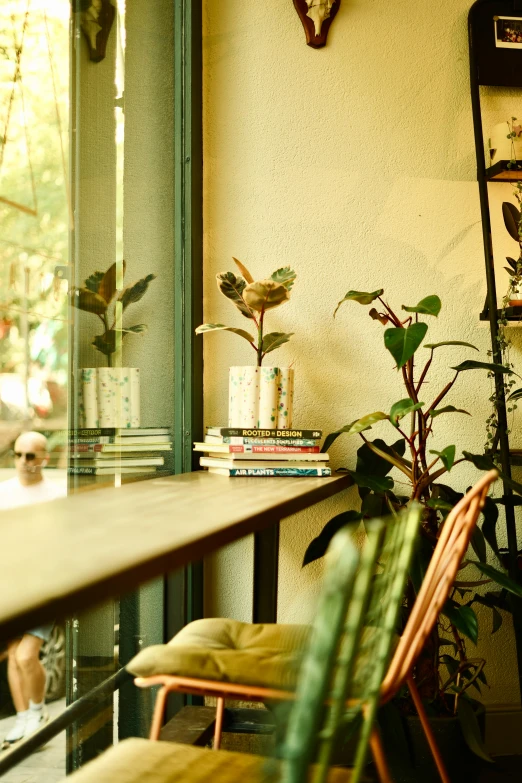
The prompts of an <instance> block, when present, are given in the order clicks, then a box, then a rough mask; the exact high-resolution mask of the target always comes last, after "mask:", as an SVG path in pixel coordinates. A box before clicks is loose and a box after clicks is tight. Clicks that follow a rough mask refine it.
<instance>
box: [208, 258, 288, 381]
mask: <svg viewBox="0 0 522 783" xmlns="http://www.w3.org/2000/svg"><path fill="white" fill-rule="evenodd" d="M234 261H235V263H236V264H237V266H238V268H239V271H240V272H241V275H235V274H234V273H233V272H221V273H220V274H218V275H217V276H216V277H217V284H218V288H219V290H220V291H221V293H222V294H223V295H224V296H226V297H227V299H230V300H231V301H232V302H233V303H234V304H235V306H236V307H237V309H238V310H239V312H240V313H241V315H242V316H244V318H248V319H249V320H250V321H252V322H253V325H254V326H255V329H256V332H257V335H256V336H255V337H254V335H252V334H250V332H246V331H245V330H244V329H237V328H236V327H235V326H225V325H224V324H202V325H201V326H198V327H197V329H196V334H206V333H207V332H233V333H234V334H237V335H239V337H242V338H243V339H244V340H246V341H247V342H248V343H250V345H251V346H252V348H253V349H254V351H255V352H256V363H257V366H258V367H261V365H262V363H263V359H264V358H265V356H266V354H267V353H271V352H272V351H275V349H276V348H279V347H280V346H281V345H284V343H287V342H288V341H289V339H290V338H291V337H292V335H293V334H294V333H293V332H289V333H284V332H269V333H268V334H265V332H264V326H265V324H264V322H265V314H266V312H267V310H272V309H273V308H274V307H279V305H282V304H284V303H285V302H287V301H288V300H289V299H290V291H291V289H292V286H293V284H294V282H295V279H296V273H295V272H294V271H293V269H290V267H289V266H285V267H282V268H281V269H277V270H276V271H275V272H273V273H272V275H271V276H270V277H269V278H265V279H263V280H258V281H255V280H254V278H253V277H252V275H251V274H250V272H249V271H248V269H247V268H246V267H245V266H244V265H243V264H242V263H241V261H238V260H237V258H234ZM256 341H257V342H256Z"/></svg>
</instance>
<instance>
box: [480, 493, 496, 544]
mask: <svg viewBox="0 0 522 783" xmlns="http://www.w3.org/2000/svg"><path fill="white" fill-rule="evenodd" d="M482 514H483V515H484V522H483V523H482V534H483V536H484V538H485V539H486V541H487V542H488V544H489V545H490V547H491V549H492V550H493V552H494V553H495V554H496V555H498V543H497V522H498V506H497V504H496V503H494V502H493V501H492V499H491V498H486V502H485V504H484V508H483V509H482Z"/></svg>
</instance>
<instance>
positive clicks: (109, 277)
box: [98, 261, 126, 304]
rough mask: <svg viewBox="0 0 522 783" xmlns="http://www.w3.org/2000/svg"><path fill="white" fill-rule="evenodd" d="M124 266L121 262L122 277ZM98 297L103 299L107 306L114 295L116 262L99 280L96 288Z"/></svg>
mask: <svg viewBox="0 0 522 783" xmlns="http://www.w3.org/2000/svg"><path fill="white" fill-rule="evenodd" d="M125 269H126V264H125V261H123V275H125ZM98 293H99V295H100V296H101V297H102V298H103V299H105V301H106V302H107V304H109V302H110V301H111V300H112V298H113V296H114V294H115V293H116V262H115V263H114V264H112V266H110V267H109V268H108V269H107V271H106V272H105V274H104V276H103V277H102V279H101V280H100V286H99V288H98Z"/></svg>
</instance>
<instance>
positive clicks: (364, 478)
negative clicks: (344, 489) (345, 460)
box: [348, 470, 394, 492]
mask: <svg viewBox="0 0 522 783" xmlns="http://www.w3.org/2000/svg"><path fill="white" fill-rule="evenodd" d="M348 474H349V475H350V476H351V477H352V478H353V480H354V482H355V483H356V484H357V486H358V487H365V488H366V489H371V490H372V492H386V491H388V490H391V489H393V484H394V482H393V479H392V478H390V476H384V477H381V476H370V475H366V474H365V473H358V472H357V471H356V470H349V471H348Z"/></svg>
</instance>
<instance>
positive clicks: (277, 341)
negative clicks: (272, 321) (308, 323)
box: [262, 332, 294, 354]
mask: <svg viewBox="0 0 522 783" xmlns="http://www.w3.org/2000/svg"><path fill="white" fill-rule="evenodd" d="M293 334H294V332H289V333H288V334H285V333H284V332H270V333H269V334H265V336H264V337H263V343H262V346H263V348H262V350H263V353H264V354H265V353H270V351H275V349H276V348H279V347H280V346H281V345H284V343H287V342H288V341H289V339H290V338H291V337H292V335H293Z"/></svg>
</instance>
